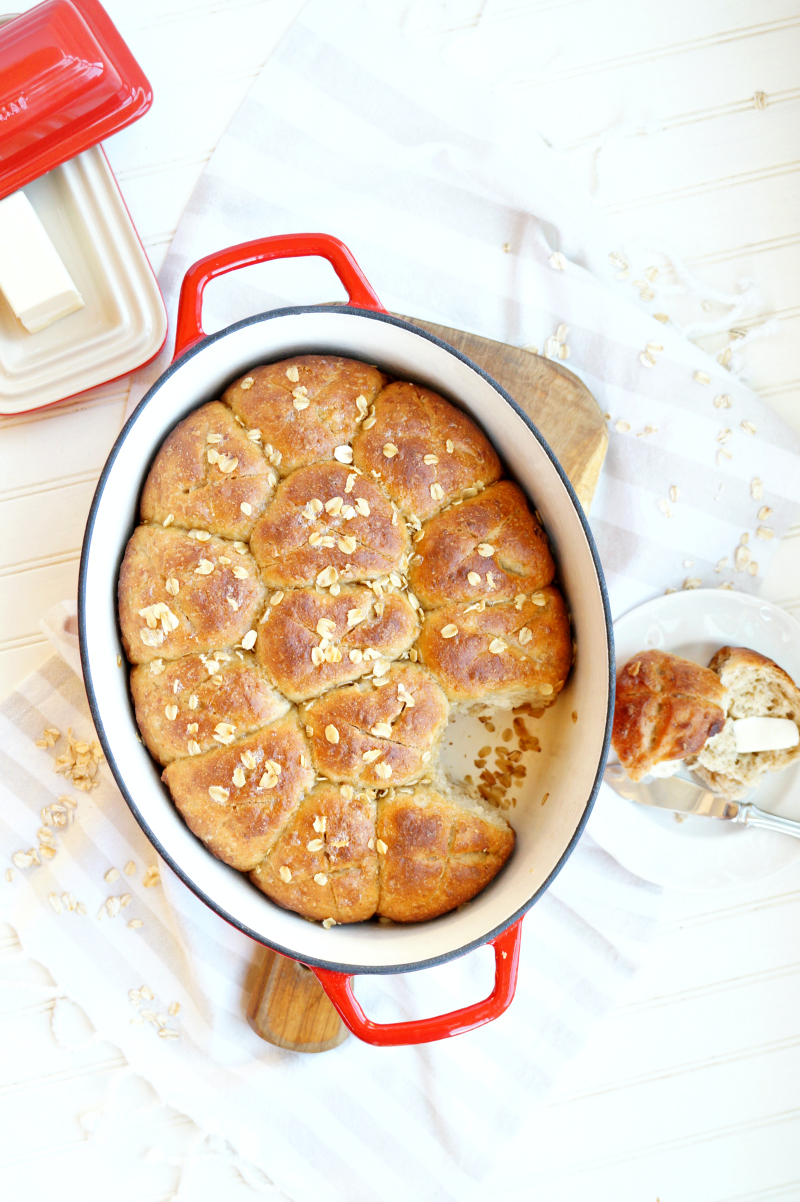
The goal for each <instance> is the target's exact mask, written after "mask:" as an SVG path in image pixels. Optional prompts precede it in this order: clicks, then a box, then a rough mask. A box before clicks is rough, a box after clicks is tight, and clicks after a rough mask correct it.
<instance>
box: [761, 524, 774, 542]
mask: <svg viewBox="0 0 800 1202" xmlns="http://www.w3.org/2000/svg"><path fill="white" fill-rule="evenodd" d="M756 535H757V536H758V538H761V539H763V540H764V542H765V543H766V542H769V540H770V539H771V538H774V537H775V531H774V530H772V529H771V528H770V527H769V526H759V527H758V529H757V530H756Z"/></svg>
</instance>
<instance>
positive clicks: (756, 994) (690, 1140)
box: [0, 0, 800, 1202]
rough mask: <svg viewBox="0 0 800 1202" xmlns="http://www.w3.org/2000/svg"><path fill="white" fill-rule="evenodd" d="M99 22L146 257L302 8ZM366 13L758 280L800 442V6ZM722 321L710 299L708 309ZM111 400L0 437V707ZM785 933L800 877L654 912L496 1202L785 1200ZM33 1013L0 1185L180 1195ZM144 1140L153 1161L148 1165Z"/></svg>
mask: <svg viewBox="0 0 800 1202" xmlns="http://www.w3.org/2000/svg"><path fill="white" fill-rule="evenodd" d="M374 2H376V3H380V0H374ZM31 6H32V5H31V4H29V3H27V2H22V0H16V3H15V4H14V6H13V7H14V8H16V9H21V8H22V9H25V8H29V7H31ZM106 7H107V8H108V9H109V11H110V13H111V15H112V17H113V19H114V20H115V21H116V23H117V25H118V26H119V28H120V30H121V31H122V33H123V35H124V37H125V38H126V39H127V40H128V42H129V44H130V45H131V47H132V49H133V51H134V53H135V54H136V55H137V57H138V58H139V60H140V62H141V63H142V65H143V66H144V68H145V71H146V73H147V74H148V76H149V77H150V80H151V82H152V84H153V87H154V92H155V97H156V99H155V104H154V106H153V109H152V111H151V113H150V114H148V115H147V116H146V117H145V118H144V119H143V120H142V121H141V122H139V123H138V124H136V125H134V126H133V127H131V128H130V129H129V130H126V131H124V132H123V133H122V134H120V135H118V136H117V137H116V138H113V139H112V140H111V141H110V142H109V143H107V147H106V148H107V151H108V153H109V157H110V159H111V162H112V165H113V167H114V169H115V171H116V173H117V177H118V179H119V181H120V184H121V187H122V190H123V193H124V195H125V198H126V201H127V203H128V205H129V207H130V210H131V213H132V215H133V218H134V221H135V223H136V225H137V228H138V230H139V232H140V234H141V236H142V238H143V241H144V244H145V247H146V248H147V250H148V253H149V254H150V257H151V259H152V261H153V263H154V265H155V267H156V268H158V267H159V266H160V263H161V261H162V259H163V256H164V254H165V252H166V249H167V247H168V245H169V242H170V239H171V237H172V233H173V231H174V229H175V226H176V224H177V221H178V219H179V217H180V214H181V212H182V209H183V207H184V205H185V203H186V201H187V199H188V197H189V196H190V194H191V191H192V188H193V187H194V184H195V182H196V180H197V178H198V177H199V175H200V173H201V172H202V170H203V167H204V165H205V163H206V161H207V159H208V157H209V154H210V153H211V151H212V149H213V147H214V145H215V144H216V142H217V140H218V139H219V137H220V135H221V133H222V131H223V130H224V128H225V126H226V124H227V122H228V121H229V120H230V117H231V116H232V115H233V113H234V112H235V110H236V108H237V106H238V104H239V103H240V101H241V100H242V99H243V97H244V96H245V95H246V93H247V90H248V88H249V86H250V84H251V82H252V80H253V79H254V77H255V76H256V75H257V73H258V71H259V69H260V67H261V66H262V64H263V62H264V61H265V59H266V58H267V56H268V55H269V52H270V50H271V48H272V47H273V46H274V45H275V43H276V42H277V41H278V39H279V38H280V36H281V34H282V32H283V31H284V29H285V28H286V27H287V25H288V24H289V23H290V22H291V20H292V19H293V17H294V15H295V14H296V12H298V11H299V10H300V9H301V7H302V0H137V3H136V4H133V3H131V2H130V0H107V2H106ZM380 7H382V8H383V9H385V10H387V11H389V12H390V14H391V15H392V16H393V17H394V18H395V19H396V20H397V21H398V23H401V22H402V23H404V24H405V26H406V28H407V29H408V30H409V31H410V32H411V33H412V35H413V36H414V37H418V38H419V39H421V40H422V41H424V42H425V43H427V44H429V45H433V46H435V47H436V48H438V50H439V51H440V52H441V54H442V55H444V56H446V57H447V58H448V59H449V60H450V61H451V62H452V63H453V65H454V66H455V67H456V68H457V69H459V70H463V71H465V72H468V73H470V74H472V75H473V76H475V77H477V78H480V79H481V80H483V81H484V82H485V83H487V84H488V85H489V86H494V87H497V88H500V89H501V90H503V91H505V92H506V93H507V94H508V96H509V98H510V100H512V101H513V102H515V103H518V104H520V105H524V106H525V107H526V108H527V109H528V110H529V111H533V112H534V113H535V115H536V121H537V124H538V128H539V129H540V130H541V132H542V134H543V135H544V136H545V137H546V138H547V140H548V141H549V142H550V143H551V144H552V145H554V146H556V147H557V148H558V149H560V150H562V151H563V153H564V154H565V155H566V156H567V157H569V158H571V159H572V160H573V161H574V163H575V166H576V168H577V169H578V171H579V172H583V173H584V175H585V178H586V181H587V183H588V184H589V185H590V186H592V187H595V188H597V189H599V196H598V199H599V201H600V203H601V204H602V206H603V207H604V208H605V210H606V211H607V212H608V214H609V215H610V217H611V219H612V221H616V222H618V223H619V226H620V229H624V231H625V236H626V238H629V237H630V236H631V235H632V234H639V235H641V236H642V238H643V239H645V240H646V239H647V238H648V237H654V238H656V239H660V240H661V241H662V242H663V243H666V244H668V245H669V246H670V247H671V248H673V249H674V250H675V252H677V253H678V254H679V255H680V256H681V257H682V259H683V260H684V262H685V264H686V265H687V266H688V268H689V269H690V270H691V271H692V272H694V273H695V274H696V275H698V276H699V277H700V278H701V279H702V280H703V281H704V282H705V283H706V284H707V285H709V286H710V287H712V288H714V289H717V290H718V291H719V292H720V293H732V292H734V291H735V289H736V286H737V282H738V281H739V280H740V279H741V278H742V277H749V278H751V279H753V280H754V281H755V283H756V285H757V287H758V289H759V290H760V293H761V295H762V297H763V304H762V305H761V308H760V311H759V312H758V314H757V315H750V316H747V315H745V316H744V317H743V318H742V319H737V322H736V329H737V330H739V331H740V332H742V333H746V334H747V333H749V334H752V333H753V331H754V330H755V328H756V327H757V326H758V325H759V324H763V323H764V321H766V320H768V319H773V320H774V323H775V333H774V334H773V335H772V336H770V337H765V338H761V339H758V340H754V341H752V342H750V341H749V340H747V342H748V345H746V348H745V351H744V355H745V359H746V362H747V368H748V372H749V382H750V383H751V384H752V386H753V387H754V388H755V389H756V390H757V391H758V392H759V393H760V394H761V395H762V396H764V397H766V398H768V399H769V401H770V403H771V404H772V405H773V406H774V407H775V408H776V409H777V410H778V411H779V412H780V413H781V414H782V415H783V416H784V417H785V418H786V419H787V420H788V421H789V422H791V423H792V424H793V425H794V426H795V427H796V428H800V357H799V356H798V350H797V348H798V345H800V170H799V168H800V158H798V146H799V145H800V142H799V141H798V133H800V67H799V66H798V64H800V3H798V2H797V0H767V2H761V3H759V2H756V0H704V3H703V4H697V3H696V2H690V0H674V2H673V3H672V4H670V5H668V6H664V5H661V4H658V3H656V2H655V0H638V2H637V0H560V2H559V0H485V2H484V3H481V0H416V2H414V0H385V3H383V4H381V5H380ZM609 130H615V131H616V133H615V134H614V135H613V136H612V137H610V138H609V137H606V138H605V139H603V140H602V142H599V141H598V139H599V138H600V137H601V135H603V134H606V133H607V131H609ZM695 303H696V302H695ZM725 312H726V310H725V308H724V306H718V305H717V306H715V307H714V308H713V311H712V316H714V315H716V314H717V313H718V314H719V315H722V314H724V313H725ZM698 313H699V309H698ZM687 315H689V316H690V315H691V314H690V313H689V311H688V310H687ZM699 315H702V314H699ZM729 338H730V334H729V331H728V327H727V326H725V324H724V322H722V323H721V324H720V330H719V332H718V333H716V334H715V335H713V336H709V337H708V338H706V339H705V340H704V342H703V345H705V346H706V347H707V349H709V350H711V351H713V352H715V353H716V352H718V351H719V350H721V349H722V348H724V346H725V345H726V343H727V342H728V341H729ZM744 341H745V340H740V344H741V345H744ZM734 349H736V348H735V344H734ZM126 392H127V390H126V386H125V382H124V381H123V382H119V383H116V384H112V385H109V386H107V387H105V388H102V389H99V390H96V391H95V392H93V393H92V394H89V395H87V396H85V397H79V398H76V399H74V400H72V401H69V402H67V403H65V404H63V405H61V406H60V407H58V408H56V409H51V410H47V411H44V412H41V413H38V414H36V413H34V414H30V415H27V416H22V417H19V418H9V419H4V420H2V421H0V457H1V458H2V476H1V477H0V507H1V508H0V529H2V530H3V541H2V547H0V611H1V612H2V614H3V619H4V621H3V628H2V630H0V636H2V637H0V694H5V693H6V692H7V691H9V690H10V689H12V688H13V687H14V686H15V685H16V684H17V682H18V681H19V680H21V679H22V678H23V677H24V676H25V675H26V674H27V673H28V672H29V671H31V670H32V669H33V668H35V667H36V666H37V665H38V664H39V663H40V662H41V661H42V660H43V659H44V658H46V656H47V655H48V653H49V652H48V645H47V644H46V643H45V641H44V638H43V636H42V635H41V634H40V633H39V629H38V620H39V617H40V616H41V614H42V613H43V612H44V611H45V610H46V609H47V608H48V607H49V606H50V605H51V604H52V603H53V602H55V601H58V600H61V599H63V598H67V597H71V596H75V593H76V589H77V566H78V556H79V550H80V543H81V537H82V533H83V526H84V522H85V518H86V514H87V511H88V506H89V503H90V499H91V496H92V492H93V489H94V485H95V482H96V479H97V477H98V475H99V472H100V470H101V468H102V465H103V462H104V460H105V457H106V455H107V453H108V450H109V448H110V446H111V443H112V442H113V440H114V438H115V436H116V434H117V432H118V431H119V428H120V425H121V419H122V415H123V411H124V406H125V399H126ZM31 531H36V536H35V538H32V537H31ZM764 595H765V596H766V597H768V598H769V599H770V600H774V601H775V602H777V603H778V604H780V605H783V606H784V607H785V608H787V609H789V610H791V611H793V612H794V613H795V614H797V615H798V616H800V529H798V530H794V531H793V532H792V533H791V534H790V536H789V537H788V538H787V539H786V540H785V541H784V544H783V545H782V547H781V548H780V551H779V554H778V557H777V560H776V562H775V563H774V565H773V567H772V568H771V570H770V573H769V575H768V577H767V579H766V581H765V585H764ZM799 935H800V868H798V869H796V870H795V869H791V870H789V871H787V872H785V873H784V874H782V875H781V876H778V877H774V878H772V879H770V880H768V881H766V882H763V883H761V884H759V885H755V886H751V887H749V888H746V889H745V888H742V889H739V890H735V891H727V892H726V893H724V894H723V893H719V894H714V895H687V894H683V895H672V896H670V897H668V899H667V905H666V912H665V915H664V919H663V922H662V924H661V927H660V931H659V934H658V936H657V938H656V940H655V942H654V945H653V950H652V956H651V959H650V962H649V965H648V967H646V968H645V970H644V971H643V972H642V973H641V974H640V976H639V977H638V978H637V979H636V980H635V981H634V982H633V983H632V985H631V986H630V988H629V989H628V990H627V992H626V993H625V995H624V997H623V998H621V1000H620V1001H619V1003H618V1004H617V1006H616V1007H615V1008H614V1010H613V1011H612V1013H611V1014H610V1015H609V1016H608V1017H607V1018H606V1020H605V1021H604V1022H603V1023H601V1024H600V1025H599V1026H598V1027H597V1028H596V1029H595V1032H594V1034H593V1036H592V1038H591V1040H590V1042H589V1045H588V1046H587V1048H586V1049H585V1050H584V1052H583V1053H582V1054H581V1055H580V1056H579V1058H578V1059H577V1060H576V1061H575V1062H574V1063H573V1064H572V1065H571V1066H570V1068H569V1069H568V1071H567V1072H566V1073H565V1074H564V1076H563V1078H562V1080H561V1081H560V1082H559V1083H558V1087H557V1090H556V1092H555V1094H554V1095H553V1097H552V1099H551V1101H550V1103H549V1104H548V1105H547V1106H546V1107H544V1108H543V1110H542V1112H541V1113H540V1115H539V1116H538V1118H537V1123H536V1127H535V1130H534V1131H533V1132H532V1134H531V1141H530V1147H529V1153H528V1155H527V1156H526V1161H525V1163H517V1164H511V1165H507V1166H506V1167H505V1169H504V1172H503V1175H502V1182H503V1188H504V1192H505V1195H506V1196H507V1197H511V1198H513V1199H520V1200H521V1199H523V1198H528V1197H533V1196H536V1197H541V1198H545V1199H547V1202H579V1200H580V1202H585V1199H587V1198H591V1199H592V1200H593V1202H656V1199H657V1198H660V1200H661V1202H756V1200H758V1202H772V1200H776V1202H777V1199H800V950H798V936H799ZM18 953H19V945H18V942H17V939H16V935H15V933H14V931H13V929H12V928H11V927H10V926H8V925H5V926H3V925H0V974H1V975H2V979H4V980H7V981H12V982H13V981H17V982H22V981H25V980H36V981H43V982H47V981H48V980H49V978H48V974H47V973H46V971H45V970H44V969H42V968H41V967H40V966H38V965H35V964H31V963H28V962H26V961H24V960H22V959H20V958H19V955H18ZM51 1009H52V1003H51V1002H38V1001H35V1000H34V1001H31V998H30V996H29V995H28V996H26V995H25V994H24V992H22V991H18V990H17V991H15V990H6V991H0V1180H2V1182H3V1193H4V1196H7V1197H20V1196H21V1197H30V1198H33V1199H34V1200H38V1199H40V1198H41V1199H44V1198H45V1197H48V1198H49V1197H52V1196H55V1195H57V1196H58V1197H59V1198H60V1199H61V1200H62V1202H72V1199H75V1202H78V1200H80V1202H95V1200H98V1202H99V1200H100V1199H101V1198H102V1199H103V1200H104V1202H105V1200H106V1199H107V1198H109V1197H113V1198H114V1199H115V1202H127V1200H129V1199H130V1200H131V1202H133V1200H135V1202H158V1200H161V1199H167V1198H170V1197H172V1195H173V1193H174V1190H175V1186H176V1182H177V1180H178V1173H179V1168H178V1166H177V1164H176V1163H171V1162H170V1158H175V1157H180V1156H181V1155H182V1154H183V1153H184V1152H185V1151H186V1149H187V1147H188V1146H189V1145H190V1143H191V1141H192V1138H193V1135H194V1128H193V1125H192V1123H191V1122H190V1121H189V1120H188V1119H186V1118H185V1117H184V1116H182V1115H180V1114H177V1113H174V1112H171V1111H169V1110H166V1109H163V1108H162V1109H156V1110H153V1111H152V1112H150V1113H146V1114H142V1113H140V1112H139V1111H137V1107H138V1106H140V1105H141V1103H142V1102H146V1101H147V1100H148V1098H149V1097H150V1096H151V1095H149V1091H148V1088H147V1087H146V1086H144V1085H143V1084H141V1083H137V1082H135V1081H130V1080H129V1081H127V1082H126V1083H125V1085H124V1086H123V1087H122V1089H121V1090H120V1093H119V1095H118V1099H117V1103H118V1110H117V1112H116V1117H114V1118H112V1121H111V1122H110V1123H109V1124H108V1127H107V1131H106V1136H105V1139H104V1141H102V1142H87V1140H86V1138H85V1136H86V1132H85V1130H84V1128H83V1127H82V1126H81V1124H80V1122H79V1115H80V1114H81V1112H83V1111H85V1110H87V1109H90V1108H91V1107H93V1106H97V1105H99V1104H100V1102H101V1101H102V1099H103V1096H104V1094H105V1091H106V1088H107V1084H108V1082H109V1080H110V1079H111V1076H112V1074H113V1072H114V1071H115V1070H116V1069H118V1068H119V1067H122V1066H123V1065H124V1061H123V1060H122V1058H121V1057H120V1055H119V1054H118V1053H117V1052H116V1050H115V1049H114V1048H112V1047H111V1046H109V1045H106V1044H96V1045H94V1046H93V1047H92V1048H91V1049H88V1050H85V1051H82V1052H66V1051H64V1050H62V1049H60V1048H59V1047H58V1046H57V1045H56V1043H55V1041H54V1039H53V1037H52V1034H51V1030H50V1012H51ZM152 1147H156V1148H157V1149H161V1150H162V1153H163V1155H162V1158H161V1159H160V1160H159V1159H158V1158H155V1159H154V1158H153V1157H152V1156H151V1157H150V1158H148V1157H147V1156H146V1155H145V1153H146V1151H147V1149H149V1148H152ZM165 1158H166V1159H165ZM497 1184H498V1186H500V1184H501V1182H500V1181H498V1183H497ZM220 1190H224V1191H225V1194H226V1196H227V1197H229V1198H232V1199H238V1198H240V1197H241V1198H245V1197H251V1196H252V1194H251V1191H250V1189H249V1187H248V1186H246V1185H245V1184H244V1182H243V1180H242V1179H241V1177H240V1176H239V1175H238V1173H237V1172H236V1170H235V1168H234V1167H233V1166H231V1165H230V1164H228V1163H227V1162H225V1161H224V1160H223V1159H220V1158H215V1157H212V1158H211V1159H210V1160H208V1161H204V1162H203V1164H202V1169H201V1170H199V1171H197V1172H196V1173H195V1174H194V1176H193V1177H192V1178H191V1179H190V1180H187V1181H185V1182H184V1187H183V1189H182V1191H181V1196H182V1197H185V1198H188V1199H190V1200H191V1202H195V1200H197V1202H205V1200H206V1199H211V1198H212V1197H216V1196H217V1195H218V1194H219V1191H220ZM353 1202H369V1200H368V1199H354V1200H353Z"/></svg>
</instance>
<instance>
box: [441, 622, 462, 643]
mask: <svg viewBox="0 0 800 1202" xmlns="http://www.w3.org/2000/svg"><path fill="white" fill-rule="evenodd" d="M441 633H442V638H443V639H454V638H455V637H456V635H457V634H458V627H457V626H456V625H455V624H454V623H453V622H448V624H447V625H446V626H443V627H442V631H441Z"/></svg>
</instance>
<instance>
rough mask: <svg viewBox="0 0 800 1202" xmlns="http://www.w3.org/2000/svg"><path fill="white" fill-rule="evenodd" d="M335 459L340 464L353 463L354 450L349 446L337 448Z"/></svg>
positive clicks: (334, 453) (334, 454)
mask: <svg viewBox="0 0 800 1202" xmlns="http://www.w3.org/2000/svg"><path fill="white" fill-rule="evenodd" d="M333 457H334V459H335V460H336V461H337V462H338V463H352V462H353V448H352V447H349V446H346V445H345V446H343V447H335V448H334V452H333Z"/></svg>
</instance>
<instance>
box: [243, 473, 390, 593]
mask: <svg viewBox="0 0 800 1202" xmlns="http://www.w3.org/2000/svg"><path fill="white" fill-rule="evenodd" d="M250 547H251V550H252V552H253V554H254V556H255V557H256V559H257V560H258V563H259V564H260V565H261V575H262V579H263V580H264V582H265V583H266V584H268V585H270V587H272V588H302V587H303V586H304V585H313V584H314V583H315V581H316V583H318V584H320V585H323V586H325V585H330V584H332V583H334V582H335V581H337V580H339V579H341V580H342V581H356V580H376V579H377V578H378V577H380V576H386V575H387V574H388V573H389V572H393V571H397V570H401V571H402V570H404V569H405V567H406V566H407V560H408V550H409V538H408V531H407V530H406V526H405V523H404V522H403V521H402V519H400V518H399V517H398V515H397V514H396V513H395V511H394V510H393V509H392V506H391V505H390V504H389V502H388V501H387V500H386V498H385V497H384V495H383V493H382V492H381V491H380V489H378V488H377V487H376V486H375V484H373V483H371V482H370V481H369V480H367V479H365V478H364V477H363V476H359V475H358V474H357V473H356V472H354V471H353V470H352V468H349V467H345V466H344V465H343V464H340V463H319V464H315V465H314V466H312V467H304V468H300V469H299V471H296V472H294V473H293V475H291V476H289V478H288V479H287V480H283V481H282V482H281V483H280V484H279V486H278V489H277V492H276V494H275V500H274V501H273V502H272V504H271V505H270V506H269V508H268V509H267V511H266V513H265V514H264V516H263V517H262V518H261V519H260V521H259V522H257V523H256V526H255V528H254V530H253V533H252V536H251V539H250Z"/></svg>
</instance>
